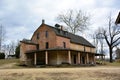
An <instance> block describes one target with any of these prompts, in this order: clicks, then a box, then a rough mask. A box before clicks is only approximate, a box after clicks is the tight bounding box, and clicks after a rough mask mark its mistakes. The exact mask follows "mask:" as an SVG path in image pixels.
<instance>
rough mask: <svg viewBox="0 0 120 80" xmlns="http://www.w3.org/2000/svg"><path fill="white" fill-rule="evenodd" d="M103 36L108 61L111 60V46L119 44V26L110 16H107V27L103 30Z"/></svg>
mask: <svg viewBox="0 0 120 80" xmlns="http://www.w3.org/2000/svg"><path fill="white" fill-rule="evenodd" d="M103 36H104V38H105V41H106V43H107V45H108V47H109V55H110V62H113V48H114V47H116V46H117V45H119V44H120V27H119V26H117V25H114V24H113V22H112V18H111V16H109V18H108V28H107V29H104V30H103Z"/></svg>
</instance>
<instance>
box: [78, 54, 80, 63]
mask: <svg viewBox="0 0 120 80" xmlns="http://www.w3.org/2000/svg"><path fill="white" fill-rule="evenodd" d="M78 64H80V52H78Z"/></svg>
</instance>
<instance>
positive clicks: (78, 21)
mask: <svg viewBox="0 0 120 80" xmlns="http://www.w3.org/2000/svg"><path fill="white" fill-rule="evenodd" d="M57 20H58V21H60V22H63V23H65V24H66V25H67V29H68V31H70V32H72V33H73V34H76V33H77V32H78V31H80V32H83V31H84V30H85V29H87V25H88V24H89V23H90V16H89V15H86V13H85V12H84V13H83V12H82V11H81V10H79V11H75V10H68V11H67V12H66V13H61V14H59V15H58V16H57Z"/></svg>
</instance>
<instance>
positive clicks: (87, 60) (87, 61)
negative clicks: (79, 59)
mask: <svg viewBox="0 0 120 80" xmlns="http://www.w3.org/2000/svg"><path fill="white" fill-rule="evenodd" d="M86 63H87V64H88V63H89V55H88V53H87V59H86Z"/></svg>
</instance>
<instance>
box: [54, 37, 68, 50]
mask: <svg viewBox="0 0 120 80" xmlns="http://www.w3.org/2000/svg"><path fill="white" fill-rule="evenodd" d="M63 42H65V44H66V48H70V39H68V38H64V37H61V36H56V46H57V47H62V48H64V44H63Z"/></svg>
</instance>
